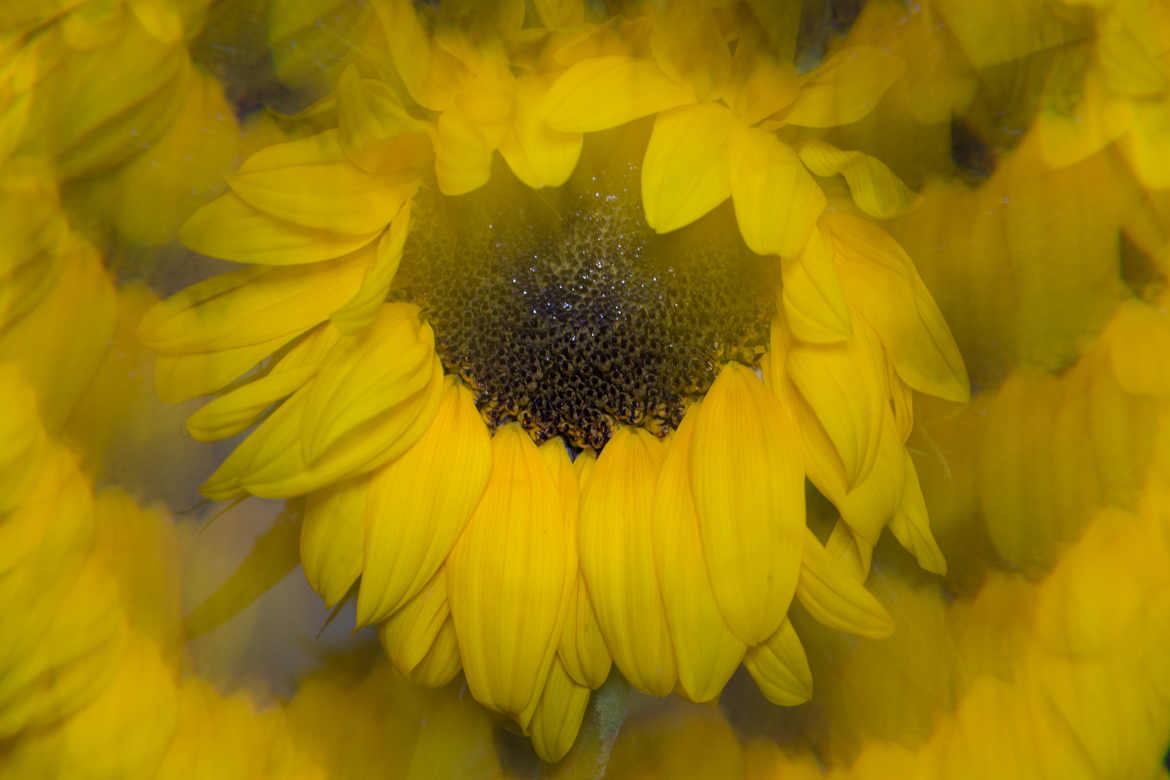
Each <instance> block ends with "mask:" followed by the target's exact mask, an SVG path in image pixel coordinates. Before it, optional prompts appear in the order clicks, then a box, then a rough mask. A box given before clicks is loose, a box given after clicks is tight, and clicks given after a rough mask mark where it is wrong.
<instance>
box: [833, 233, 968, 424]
mask: <svg viewBox="0 0 1170 780" xmlns="http://www.w3.org/2000/svg"><path fill="white" fill-rule="evenodd" d="M822 226H823V228H824V229H825V230H826V231H827V233H828V234H829V235H830V236H831V237H832V240H833V243H834V245H835V251H836V253H835V257H836V258H837V267H838V269H839V270H840V273H841V282H842V284H844V286H845V292H846V295H847V296H848V297H849V302H850V305H851V306H853V308H854V309H855V310H856V311H858V312H859V313H860V314H861V315H862V316H864V317H865V319H866V320H867V321H868V322H869V323H870V325H872V326H873V327H874V330H876V331H877V333H878V336H879V337H880V338H881V340H882V344H883V345H884V346H885V348H886V353H887V354H888V355H889V359H890V361H891V362H892V363H893V364H894V367H895V368H896V369H897V370H898V376H900V377H902V379H903V380H904V381H905V382H906V384H908V385H910V386H911V387H913V388H914V389H915V390H919V391H921V392H924V393H929V394H931V395H934V396H938V397H939V398H945V399H946V400H948V401H957V402H959V403H964V402H966V401H967V399H968V398H969V397H970V382H969V380H968V379H967V369H966V366H964V365H963V358H962V356H961V355H960V354H959V347H958V346H957V345H956V344H955V340H954V338H953V337H952V336H951V331H950V329H949V328H947V324H946V321H945V320H944V319H943V316H942V313H941V312H940V311H939V310H938V306H936V305H935V302H934V299H933V298H931V296H930V291H929V290H927V289H926V285H925V284H923V283H922V279H921V278H920V277H919V276H918V271H917V270H916V269H915V268H914V264H913V262H911V260H910V258H909V257H908V256H907V255H906V252H905V250H903V249H902V247H901V246H899V245H898V242H897V241H895V240H894V239H893V238H891V237H890V236H889V234H888V233H886V232H885V231H884V230H882V229H881V228H880V227H878V226H877V225H874V224H871V223H869V222H866V221H865V220H862V219H857V218H856V217H850V216H847V215H844V214H832V215H830V216H828V217H826V218H825V220H824V222H823V225H822Z"/></svg>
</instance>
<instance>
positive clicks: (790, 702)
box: [743, 619, 812, 707]
mask: <svg viewBox="0 0 1170 780" xmlns="http://www.w3.org/2000/svg"><path fill="white" fill-rule="evenodd" d="M743 665H744V666H745V667H746V668H747V670H748V672H749V673H750V674H751V676H752V679H753V680H755V681H756V685H758V686H760V691H761V692H762V693H763V694H764V696H765V697H766V698H767V699H768V701H770V702H772V703H773V704H778V705H780V706H781V707H792V706H795V705H797V704H803V703H804V702H806V701H808V700H809V699H810V698H812V671H811V670H810V669H809V668H808V657H807V656H806V655H805V654H804V647H803V646H802V645H801V644H800V637H798V636H797V635H796V629H794V628H793V627H792V623H790V622H788V620H787V619H785V620H784V623H783V624H781V626H780V627H779V628H778V629H777V630H776V633H775V634H773V635H772V636H770V637H769V638H768V641H767V642H766V643H765V644H762V645H757V646H755V647H752V648H749V649H748V651H747V655H746V656H744V659H743Z"/></svg>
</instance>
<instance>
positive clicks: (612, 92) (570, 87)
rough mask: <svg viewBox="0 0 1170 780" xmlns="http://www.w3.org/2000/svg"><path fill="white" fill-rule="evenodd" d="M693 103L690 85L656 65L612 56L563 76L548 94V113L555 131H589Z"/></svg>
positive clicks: (581, 64) (584, 62)
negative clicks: (672, 76) (675, 79)
mask: <svg viewBox="0 0 1170 780" xmlns="http://www.w3.org/2000/svg"><path fill="white" fill-rule="evenodd" d="M693 102H695V95H694V91H693V90H692V89H691V87H690V85H688V84H683V83H681V82H678V81H674V80H672V79H670V78H669V77H668V76H667V75H666V74H665V73H663V72H662V71H661V70H660V69H659V68H658V66H657V65H655V64H654V63H653V62H650V61H648V60H642V59H637V58H635V57H629V56H624V55H611V56H605V57H594V58H591V59H587V60H582V61H580V62H578V63H576V64H575V65H573V66H571V67H570V68H569V69H568V70H566V71H565V72H564V73H562V74H561V75H560V76H559V77H558V78H557V80H556V81H555V82H554V83H553V85H552V87H550V88H549V91H548V95H546V96H545V101H544V111H543V113H544V116H545V121H547V122H548V124H549V127H551V128H552V129H554V130H559V131H561V132H564V133H590V132H593V131H595V130H605V129H607V128H610V127H617V126H618V125H624V124H625V123H626V122H630V121H633V120H635V119H638V118H639V117H643V116H649V115H651V114H657V113H658V112H660V111H666V110H667V109H670V108H675V107H676V106H681V105H685V104H687V103H693Z"/></svg>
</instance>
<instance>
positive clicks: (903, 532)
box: [890, 452, 947, 575]
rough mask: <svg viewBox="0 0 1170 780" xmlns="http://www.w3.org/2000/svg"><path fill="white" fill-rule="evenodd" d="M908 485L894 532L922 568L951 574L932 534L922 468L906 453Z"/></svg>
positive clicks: (892, 521) (894, 520) (892, 526)
mask: <svg viewBox="0 0 1170 780" xmlns="http://www.w3.org/2000/svg"><path fill="white" fill-rule="evenodd" d="M905 458H906V466H905V474H906V476H905V481H906V483H905V486H904V487H903V488H902V503H901V505H900V506H899V507H898V511H897V512H895V513H894V516H893V517H892V518H890V531H891V532H892V533H893V534H894V536H895V537H896V538H897V539H898V542H899V543H900V544H901V545H902V546H903V547H905V548H906V549H907V550H909V551H910V552H911V553H912V554H913V555H914V558H915V559H916V560H917V561H918V565H919V566H921V567H922V568H923V569H926V570H927V571H928V572H931V573H932V574H938V575H944V574H946V573H947V560H946V558H945V557H943V554H942V550H940V549H939V548H938V543H937V542H935V540H934V534H932V533H931V532H930V517H929V515H928V514H927V510H926V499H925V498H924V497H923V495H922V487H921V486H920V485H919V483H918V469H916V468H915V467H914V459H913V458H911V457H910V453H909V452H905Z"/></svg>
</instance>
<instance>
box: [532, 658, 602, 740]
mask: <svg viewBox="0 0 1170 780" xmlns="http://www.w3.org/2000/svg"><path fill="white" fill-rule="evenodd" d="M588 704H589V689H588V688H586V687H584V686H582V685H578V684H577V683H575V682H573V680H572V678H570V677H569V675H568V674H567V673H566V672H565V669H564V667H563V666H561V662H560V659H554V660H553V665H552V669H551V670H550V671H549V675H548V681H547V682H546V683H545V684H544V690H543V691H542V692H541V694H540V701H539V703H538V704H537V705H536V709H535V711H534V712H533V715H532V720H531V722H530V723H529V725H528V731H529V736H531V738H532V747H533V749H534V750H536V754H537V755H538V756H540V758H541V760H542V761H547V762H549V763H555V762H557V761H560V760H561V759H562V758H564V757H565V754H566V753H568V752H569V748H571V747H573V742H574V741H576V739H577V732H578V731H580V730H581V720H582V719H583V718H584V717H585V707H586V705H588Z"/></svg>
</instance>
